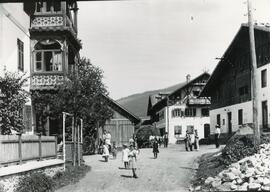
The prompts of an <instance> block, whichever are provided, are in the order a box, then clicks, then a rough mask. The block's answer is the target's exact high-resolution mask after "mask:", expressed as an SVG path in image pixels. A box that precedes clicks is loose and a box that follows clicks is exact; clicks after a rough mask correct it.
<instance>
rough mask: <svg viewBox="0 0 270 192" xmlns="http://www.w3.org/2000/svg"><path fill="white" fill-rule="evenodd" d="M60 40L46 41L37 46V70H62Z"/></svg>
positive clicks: (35, 67) (35, 68)
mask: <svg viewBox="0 0 270 192" xmlns="http://www.w3.org/2000/svg"><path fill="white" fill-rule="evenodd" d="M60 48H61V46H60V44H59V43H58V42H53V41H45V42H40V43H38V44H37V45H36V46H35V53H34V54H35V57H34V58H35V63H34V65H35V66H34V71H35V72H56V71H62V63H63V62H62V51H61V49H60Z"/></svg>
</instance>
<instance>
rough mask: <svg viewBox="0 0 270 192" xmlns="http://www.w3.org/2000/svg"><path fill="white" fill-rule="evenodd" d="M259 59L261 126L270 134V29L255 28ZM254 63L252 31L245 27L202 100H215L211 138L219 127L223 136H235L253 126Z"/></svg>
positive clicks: (232, 43)
mask: <svg viewBox="0 0 270 192" xmlns="http://www.w3.org/2000/svg"><path fill="white" fill-rule="evenodd" d="M254 36H255V45H256V57H257V68H256V69H255V71H256V73H257V77H259V78H258V79H257V85H256V88H257V93H258V100H259V103H260V104H259V106H257V107H258V115H259V126H260V128H261V129H262V131H267V132H269V131H270V123H269V122H270V121H269V115H270V113H269V111H268V105H269V102H270V101H269V100H270V89H269V84H270V82H269V79H270V78H268V74H269V71H270V28H269V26H258V25H255V26H254ZM251 87H252V84H251V59H250V42H249V28H248V25H247V24H242V25H241V27H240V29H239V31H238V32H237V34H236V35H235V37H234V39H233V41H232V42H231V44H230V45H229V47H228V48H227V50H226V51H225V53H224V54H223V57H222V59H221V60H220V61H219V63H218V64H217V66H216V68H215V69H214V72H213V73H212V75H211V77H210V79H209V81H208V82H207V84H206V86H205V87H204V89H203V91H202V93H201V96H204V97H211V110H210V122H211V123H210V124H211V134H214V132H215V125H216V124H219V125H220V127H221V133H223V134H224V135H228V134H229V135H231V134H232V133H234V132H236V131H237V130H239V128H241V127H245V126H246V125H250V124H253V116H252V101H251V93H252V91H251Z"/></svg>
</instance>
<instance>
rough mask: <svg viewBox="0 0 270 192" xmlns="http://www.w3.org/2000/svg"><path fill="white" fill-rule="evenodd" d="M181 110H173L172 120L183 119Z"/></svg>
mask: <svg viewBox="0 0 270 192" xmlns="http://www.w3.org/2000/svg"><path fill="white" fill-rule="evenodd" d="M181 114H182V113H181V109H179V108H178V109H174V110H172V118H174V117H181Z"/></svg>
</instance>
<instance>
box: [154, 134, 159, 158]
mask: <svg viewBox="0 0 270 192" xmlns="http://www.w3.org/2000/svg"><path fill="white" fill-rule="evenodd" d="M153 153H154V158H155V159H156V158H157V154H158V153H159V150H158V141H157V138H156V137H155V140H154V142H153Z"/></svg>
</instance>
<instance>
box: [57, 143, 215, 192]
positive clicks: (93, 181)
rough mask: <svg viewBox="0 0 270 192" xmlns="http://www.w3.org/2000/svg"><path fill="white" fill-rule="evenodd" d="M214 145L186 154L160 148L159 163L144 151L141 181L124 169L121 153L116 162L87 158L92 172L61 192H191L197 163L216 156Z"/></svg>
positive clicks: (178, 148)
mask: <svg viewBox="0 0 270 192" xmlns="http://www.w3.org/2000/svg"><path fill="white" fill-rule="evenodd" d="M215 151H217V149H215V148H214V145H209V146H201V149H200V151H193V152H186V151H185V150H184V145H170V146H169V147H168V148H163V147H161V148H160V153H159V156H158V159H153V153H152V149H141V150H140V155H139V159H138V170H137V174H138V176H139V178H138V179H134V178H132V177H131V176H132V173H131V170H125V169H123V163H122V162H121V156H122V155H121V152H119V153H118V156H117V159H116V160H109V162H108V163H105V162H103V161H102V158H101V156H100V155H93V156H85V157H84V160H85V161H86V164H87V165H90V166H91V171H90V172H88V173H87V175H86V176H85V177H84V178H83V179H81V181H80V182H79V183H77V184H75V185H69V186H66V187H63V188H61V189H60V190H58V192H68V191H70V192H71V191H72V192H87V191H89V192H90V191H91V192H94V191H110V192H118V191H188V188H189V182H190V180H191V179H192V176H193V174H194V173H195V170H196V166H197V165H196V159H197V158H198V157H199V156H200V155H202V154H204V153H208V152H215Z"/></svg>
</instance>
